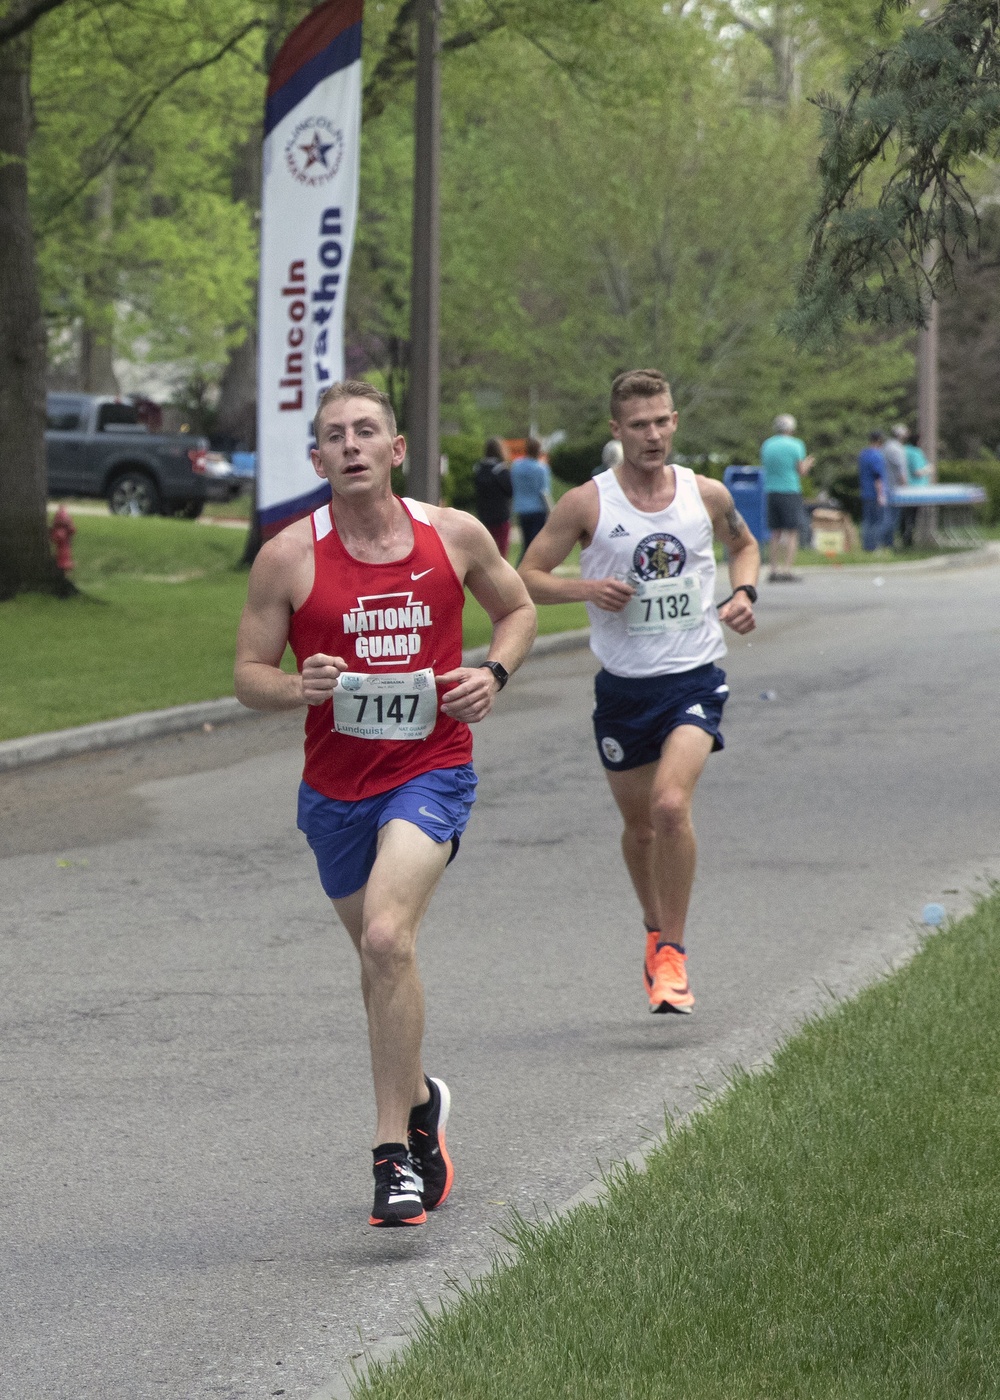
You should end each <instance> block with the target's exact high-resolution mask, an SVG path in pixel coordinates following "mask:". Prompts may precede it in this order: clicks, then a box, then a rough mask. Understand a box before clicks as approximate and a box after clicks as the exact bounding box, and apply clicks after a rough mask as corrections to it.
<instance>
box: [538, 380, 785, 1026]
mask: <svg viewBox="0 0 1000 1400" xmlns="http://www.w3.org/2000/svg"><path fill="white" fill-rule="evenodd" d="M676 430H677V413H676V411H675V409H674V404H673V398H672V396H671V393H670V385H669V384H668V383H667V381H666V380H665V379H664V377H663V375H662V374H660V372H659V371H658V370H629V371H627V372H626V373H624V374H620V375H619V376H618V377H617V379H616V380H615V381H614V384H613V385H612V388H611V431H612V433H613V434H614V436H615V437H616V438H617V439H618V440H619V441H620V442H621V445H622V451H623V454H624V455H623V460H622V462H621V464H620V465H619V466H617V467H615V468H614V469H613V470H612V471H607V472H603V473H601V475H600V476H597V477H594V478H593V479H592V480H590V481H588V482H586V483H585V484H584V485H583V486H578V487H576V488H575V489H574V490H572V491H567V492H566V494H565V495H564V496H563V497H562V499H561V500H560V501H559V503H558V504H557V505H556V507H555V509H554V510H553V512H552V514H551V515H550V516H549V519H548V521H547V523H546V525H545V528H544V529H543V530H542V531H541V533H540V534H539V535H538V536H537V537H536V538H535V540H534V541H533V542H532V544H531V547H530V549H529V550H528V552H527V554H526V555H525V558H524V561H523V562H522V564H521V568H520V573H521V575H522V577H523V578H524V581H525V583H526V584H527V586H528V592H529V593H530V594H531V597H532V599H533V600H534V601H535V602H536V603H568V602H584V603H586V605H587V611H588V613H589V615H590V625H591V634H590V636H591V641H590V644H591V648H592V650H593V652H594V654H595V655H596V657H597V658H598V660H599V661H600V662H601V667H602V669H601V670H600V671H599V672H598V673H597V678H596V685H595V689H596V693H597V706H596V709H595V710H594V731H595V735H596V738H597V746H598V752H599V754H600V757H601V762H602V763H603V765H604V768H605V771H606V773H607V777H608V782H609V783H610V785H611V791H612V793H613V795H614V798H615V801H616V802H617V804H618V807H619V810H620V811H621V814H622V818H623V820H624V823H625V830H624V832H623V833H622V852H623V854H624V857H625V864H626V866H627V867H628V872H629V875H630V876H631V878H632V884H633V885H634V886H635V892H636V894H637V895H638V897H639V903H640V904H641V905H642V910H643V917H644V919H645V924H646V949H645V958H644V961H643V975H644V980H645V984H646V991H647V994H648V996H649V1003H650V1010H651V1011H653V1012H671V1011H672V1012H681V1013H686V1012H690V1011H691V1010H692V1008H693V1006H694V997H693V996H692V994H691V988H690V985H689V983H688V978H687V966H686V962H687V955H686V953H685V948H684V924H685V921H686V919H687V910H688V903H689V901H690V897H691V886H692V884H693V882H694V871H695V857H696V846H695V837H694V829H693V827H692V825H691V799H692V797H693V796H694V789H695V785H696V784H697V782H698V779H699V777H700V776H701V772H702V769H703V768H704V766H705V763H706V761H707V759H708V756H709V754H710V753H712V752H713V750H716V749H721V748H722V747H723V739H722V735H721V734H720V733H719V722H720V720H721V717H722V708H723V705H724V704H725V701H726V697H727V696H728V694H729V687H728V686H727V685H726V677H725V672H724V671H722V670H720V668H719V666H718V665H717V664H716V663H717V662H718V661H719V660H720V659H721V658H722V657H723V656H724V655H725V652H726V644H725V641H724V640H723V635H722V627H721V626H720V623H725V624H726V626H727V627H730V628H731V629H732V630H733V631H734V632H737V633H739V634H740V635H741V636H742V635H744V634H745V633H747V632H750V631H752V630H753V627H754V625H755V624H754V615H753V604H754V603H755V602H756V600H757V591H756V587H755V585H756V583H757V575H758V572H759V569H760V551H759V550H758V548H757V542H756V540H755V539H754V537H753V535H752V534H751V533H750V531H749V529H748V528H747V525H746V522H745V521H744V520H743V518H742V517H741V515H740V513H739V511H738V510H737V509H736V507H735V505H734V504H733V498H732V496H731V495H730V494H729V492H728V490H727V489H726V487H725V486H723V485H722V483H721V482H719V481H712V480H710V479H709V478H708V477H703V476H695V474H694V473H693V472H692V471H690V470H689V469H688V468H687V467H679V466H673V465H671V464H670V449H671V445H672V443H673V438H674V433H675V432H676ZM716 539H718V540H720V541H721V542H722V543H723V544H724V545H725V546H726V549H727V550H728V553H729V580H730V586H731V588H732V590H733V591H732V594H731V596H730V597H729V598H728V599H727V600H726V601H725V602H724V603H722V604H720V605H719V606H718V608H717V607H716V604H715V601H714V599H715V554H714V551H713V543H714V541H715V540H716ZM575 544H579V545H580V546H581V551H580V578H579V579H573V578H556V577H554V575H553V570H554V569H555V568H557V567H558V566H559V565H560V564H561V563H562V562H563V560H564V559H565V558H566V557H567V555H568V554H569V553H570V551H571V550H572V548H573V546H574V545H575Z"/></svg>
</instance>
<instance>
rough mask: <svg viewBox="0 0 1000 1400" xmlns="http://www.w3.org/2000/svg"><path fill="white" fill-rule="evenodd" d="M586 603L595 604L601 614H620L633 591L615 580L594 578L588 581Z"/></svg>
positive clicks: (625, 584) (629, 586)
mask: <svg viewBox="0 0 1000 1400" xmlns="http://www.w3.org/2000/svg"><path fill="white" fill-rule="evenodd" d="M589 592H590V596H589V597H588V599H587V602H588V603H593V604H595V606H596V607H599V608H600V609H601V610H602V611H603V612H621V610H622V608H624V607H625V606H626V604H627V603H628V600H629V599H630V598H631V597H633V596H634V594H635V589H634V588H633V587H632V586H631V584H628V583H622V581H621V579H617V578H595V579H591V580H590V590H589Z"/></svg>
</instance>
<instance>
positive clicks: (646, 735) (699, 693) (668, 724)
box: [594, 661, 729, 773]
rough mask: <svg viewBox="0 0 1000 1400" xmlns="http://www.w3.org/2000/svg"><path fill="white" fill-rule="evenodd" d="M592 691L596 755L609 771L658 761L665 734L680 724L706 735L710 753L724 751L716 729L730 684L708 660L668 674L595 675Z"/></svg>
mask: <svg viewBox="0 0 1000 1400" xmlns="http://www.w3.org/2000/svg"><path fill="white" fill-rule="evenodd" d="M594 693H595V695H596V697H597V705H596V707H595V709H594V734H595V736H596V738H597V751H598V753H599V754H600V755H601V762H602V763H603V764H604V766H605V768H608V769H610V770H611V771H612V772H615V773H624V772H625V771H626V769H629V768H641V767H642V766H643V764H645V763H657V762H659V758H660V753H661V751H662V749H663V745H664V744H665V742H666V739H667V735H668V734H670V732H671V731H672V730H674V729H677V728H678V727H679V726H680V725H682V724H693V725H695V727H696V728H698V729H704V731H705V733H706V734H711V736H712V738H713V739H714V741H715V742H714V743H713V745H712V752H713V753H715V752H716V751H717V750H718V749H722V748H725V740H724V739H723V737H722V735H721V734H720V733H719V725H720V724H721V723H722V708H723V706H724V705H725V703H726V701H727V700H728V698H729V686H728V685H727V684H726V673H725V671H723V670H722V668H721V667H720V666H716V665H714V664H713V662H711V661H709V662H708V663H707V664H706V665H704V666H696V667H695V668H694V670H693V671H681V672H680V673H679V674H677V675H671V676H639V677H635V676H613V675H612V674H611V672H610V671H603V670H602V671H598V673H597V675H596V676H595V678H594Z"/></svg>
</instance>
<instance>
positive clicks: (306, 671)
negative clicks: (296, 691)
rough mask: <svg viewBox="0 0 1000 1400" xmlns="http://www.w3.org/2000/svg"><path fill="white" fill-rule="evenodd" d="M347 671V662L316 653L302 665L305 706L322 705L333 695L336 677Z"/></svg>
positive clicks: (339, 658) (308, 657)
mask: <svg viewBox="0 0 1000 1400" xmlns="http://www.w3.org/2000/svg"><path fill="white" fill-rule="evenodd" d="M346 670H347V662H346V661H344V660H343V659H342V658H341V657H339V656H324V655H323V653H322V652H317V653H316V655H315V656H307V657H306V659H305V661H303V663H302V699H303V700H304V701H305V702H306V704H307V705H322V704H323V703H324V702H325V701H327V700H329V699H330V697H331V695H332V694H333V688H334V686H335V685H336V684H337V677H338V676H339V675H340V673H341V671H346Z"/></svg>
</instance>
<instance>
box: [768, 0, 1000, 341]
mask: <svg viewBox="0 0 1000 1400" xmlns="http://www.w3.org/2000/svg"><path fill="white" fill-rule="evenodd" d="M908 8H909V0H892V3H889V0H886V2H885V3H883V5H882V9H881V11H880V15H881V17H882V19H883V20H885V19H886V17H887V16H889V15H890V14H891V13H892V11H893V10H898V11H900V12H904V13H905V12H906V11H907V10H908ZM922 13H923V14H925V15H927V13H928V12H927V11H922ZM998 24H1000V17H998V14H997V10H996V8H995V6H993V5H992V4H990V3H987V0H947V3H945V4H944V5H942V6H941V8H940V9H937V10H935V11H933V12H932V13H931V14H930V15H929V17H928V18H926V19H924V21H923V22H922V23H919V24H910V25H908V26H907V27H906V28H904V30H903V32H902V34H901V35H900V36H899V38H898V39H897V40H896V41H895V42H894V43H892V44H890V45H888V46H887V47H884V48H883V49H881V51H879V52H878V53H876V54H875V55H874V56H873V57H871V58H869V59H868V60H867V61H866V62H864V63H863V64H862V65H861V66H860V67H859V68H857V69H856V70H855V72H854V73H853V74H852V75H851V77H850V80H849V84H848V96H847V98H846V100H839V99H838V98H836V97H834V96H830V95H827V96H825V97H823V98H822V99H821V100H820V103H819V105H820V106H821V108H822V111H823V136H824V147H823V152H822V155H821V157H820V164H819V168H820V175H821V179H822V190H821V194H820V199H819V205H818V208H817V211H816V213H815V216H814V218H813V221H812V231H813V241H812V247H811V250H810V253H809V258H808V262H807V264H806V271H805V275H804V278H803V280H802V284H801V290H800V299H799V304H798V307H797V309H796V312H795V314H794V316H793V317H792V321H791V324H792V325H793V327H794V329H795V330H796V332H797V334H798V336H799V338H800V339H801V340H803V341H808V340H825V339H829V337H830V336H831V335H832V334H835V333H838V332H839V331H840V329H841V328H842V327H843V325H844V324H845V323H846V322H847V321H848V320H850V319H852V318H853V319H856V320H858V321H861V322H866V321H867V322H873V323H878V324H886V325H899V324H910V325H913V324H922V323H923V321H924V320H925V316H926V307H927V302H928V296H929V293H930V291H931V289H932V287H933V286H934V285H935V283H941V282H942V281H943V280H944V278H945V276H946V274H947V271H948V269H949V268H950V266H951V264H952V262H953V260H954V257H955V255H956V253H957V252H958V251H959V250H960V249H964V248H965V247H966V246H967V245H968V243H969V241H970V239H971V238H972V236H973V235H974V233H975V230H976V226H977V214H976V199H975V190H974V188H973V187H971V186H970V183H969V176H970V170H971V169H972V168H974V163H975V162H976V161H977V160H984V161H986V162H989V161H991V160H992V159H993V158H994V156H995V154H996V151H997V147H998V141H1000V44H998ZM871 184H874V185H875V187H876V192H877V198H876V199H875V201H874V203H870V202H868V200H867V198H866V195H867V186H868V185H871Z"/></svg>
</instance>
